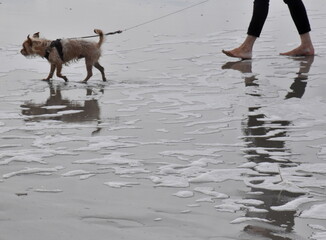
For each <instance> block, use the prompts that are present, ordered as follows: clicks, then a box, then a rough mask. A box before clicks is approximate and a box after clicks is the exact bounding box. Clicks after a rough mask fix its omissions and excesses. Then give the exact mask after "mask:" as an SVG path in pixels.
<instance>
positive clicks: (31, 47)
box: [20, 29, 106, 83]
mask: <svg viewBox="0 0 326 240" xmlns="http://www.w3.org/2000/svg"><path fill="white" fill-rule="evenodd" d="M94 32H95V33H96V34H98V35H99V37H100V39H99V42H97V43H96V42H90V41H85V40H81V39H62V40H60V41H61V45H62V52H63V60H62V59H61V57H60V55H59V53H58V50H57V48H56V47H53V46H51V43H52V42H53V41H52V40H47V39H44V38H40V36H39V33H35V34H34V35H33V37H30V36H29V35H28V36H27V40H25V41H24V43H23V48H22V50H21V51H20V52H21V54H22V55H24V56H26V57H27V56H41V57H46V55H47V54H48V56H47V59H48V61H49V63H50V64H51V70H50V73H49V76H48V77H47V78H45V79H44V80H46V81H49V80H50V79H51V78H52V77H53V74H54V71H55V70H56V71H57V72H56V73H57V76H58V77H59V78H62V79H64V80H65V81H66V82H67V81H68V78H67V77H66V76H63V75H62V74H61V70H62V65H63V64H67V63H69V62H71V61H76V60H79V59H81V58H85V63H86V69H87V76H86V78H85V79H84V81H83V82H84V83H86V82H87V81H88V79H89V78H90V77H91V76H92V75H93V73H92V68H93V66H94V67H96V68H97V69H98V70H99V71H100V72H101V74H102V80H103V81H106V78H105V73H104V68H103V67H102V66H101V65H100V64H99V62H98V60H99V58H100V56H101V45H102V43H103V41H104V34H103V32H102V31H101V30H99V29H95V30H94Z"/></svg>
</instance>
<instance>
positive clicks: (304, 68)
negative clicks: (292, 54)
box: [285, 56, 315, 99]
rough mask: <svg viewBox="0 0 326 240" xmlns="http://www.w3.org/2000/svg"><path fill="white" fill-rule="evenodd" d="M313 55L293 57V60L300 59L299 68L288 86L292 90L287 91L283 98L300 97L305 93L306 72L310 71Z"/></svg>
mask: <svg viewBox="0 0 326 240" xmlns="http://www.w3.org/2000/svg"><path fill="white" fill-rule="evenodd" d="M314 58H315V56H306V57H298V58H294V60H295V61H300V69H299V72H298V73H297V74H298V76H297V77H296V78H295V79H294V82H293V83H292V85H291V86H290V89H291V90H292V92H288V94H287V95H286V96H285V99H289V98H293V97H294V98H302V96H303V95H304V93H305V89H306V86H307V80H308V75H307V74H308V73H309V71H310V67H311V65H312V63H313V62H314Z"/></svg>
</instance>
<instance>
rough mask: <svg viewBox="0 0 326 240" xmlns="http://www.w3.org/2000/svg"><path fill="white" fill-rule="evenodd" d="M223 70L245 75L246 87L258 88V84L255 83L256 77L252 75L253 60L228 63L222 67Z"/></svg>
mask: <svg viewBox="0 0 326 240" xmlns="http://www.w3.org/2000/svg"><path fill="white" fill-rule="evenodd" d="M222 69H232V70H237V71H239V72H241V73H243V74H245V75H249V76H245V78H244V81H245V85H246V87H248V86H258V84H257V83H255V80H257V78H256V76H254V75H251V74H252V60H240V61H235V62H227V63H226V64H224V65H223V66H222Z"/></svg>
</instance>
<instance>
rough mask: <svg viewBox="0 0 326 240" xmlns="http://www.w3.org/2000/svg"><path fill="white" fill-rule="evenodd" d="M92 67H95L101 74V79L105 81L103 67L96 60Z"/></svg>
mask: <svg viewBox="0 0 326 240" xmlns="http://www.w3.org/2000/svg"><path fill="white" fill-rule="evenodd" d="M94 67H96V68H97V69H98V70H99V71H100V72H101V74H102V80H103V82H105V81H106V78H105V73H104V67H102V66H101V65H100V63H99V62H96V63H95V64H94Z"/></svg>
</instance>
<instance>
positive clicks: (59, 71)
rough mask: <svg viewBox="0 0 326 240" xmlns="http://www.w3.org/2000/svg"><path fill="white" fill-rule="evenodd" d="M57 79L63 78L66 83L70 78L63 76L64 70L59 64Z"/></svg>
mask: <svg viewBox="0 0 326 240" xmlns="http://www.w3.org/2000/svg"><path fill="white" fill-rule="evenodd" d="M56 67H57V77H59V78H63V79H64V80H65V81H66V82H68V78H67V77H66V76H63V75H62V74H61V70H62V65H61V64H57V66H56Z"/></svg>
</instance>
